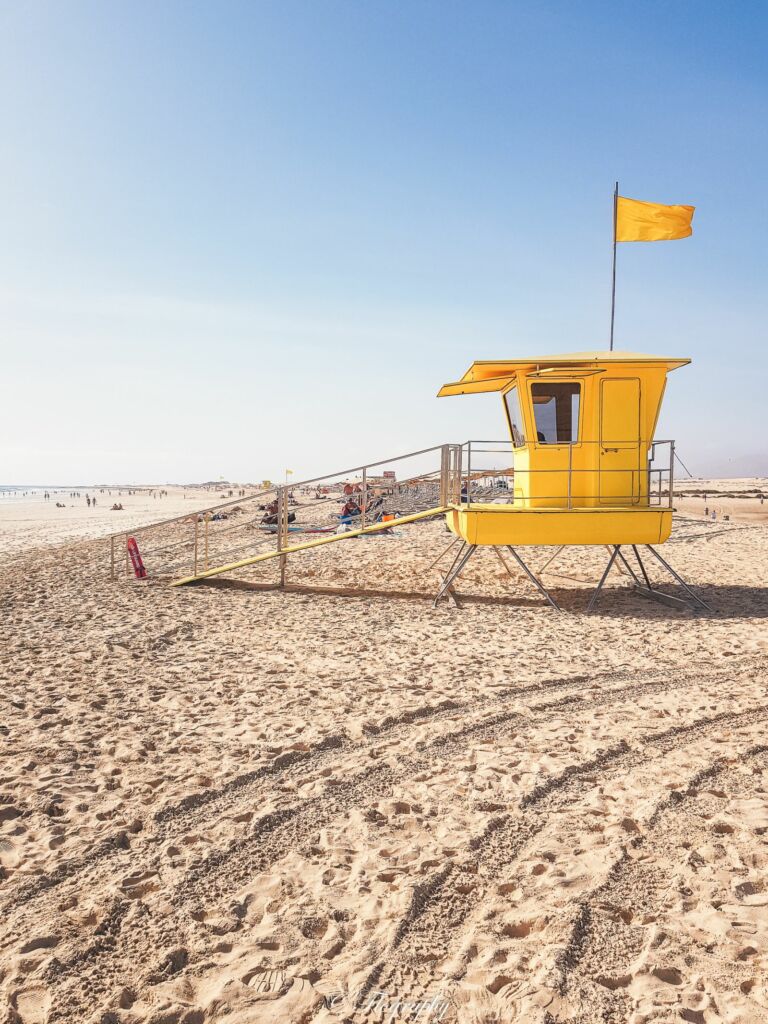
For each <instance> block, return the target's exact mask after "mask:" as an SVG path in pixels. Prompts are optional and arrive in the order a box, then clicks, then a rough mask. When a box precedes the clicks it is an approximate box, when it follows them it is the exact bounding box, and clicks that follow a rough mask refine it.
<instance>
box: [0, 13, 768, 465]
mask: <svg viewBox="0 0 768 1024" xmlns="http://www.w3.org/2000/svg"><path fill="white" fill-rule="evenodd" d="M767 29H768V7H766V5H765V4H764V3H760V2H755V3H749V2H734V3H729V4H725V3H721V2H716V3H715V2H707V0H697V2H685V0H678V2H675V3H669V2H668V0H664V2H653V0H651V2H645V3H643V4H642V5H638V4H637V3H636V2H632V3H627V2H621V0H617V2H610V3H608V2H605V3H604V2H599V3H598V2H586V0H585V2H580V3H572V2H562V3H542V2H538V3H516V2H511V0H510V2H506V3H505V2H501V0H493V2H487V0H465V2H462V3H457V2H452V0H435V2H430V0H408V2H384V0H365V2H358V0H346V2H336V0H274V2H270V3H264V2H255V0H249V2H243V3H240V2H234V0H216V2H213V0H209V2H207V3H200V2H194V0H184V2H173V0H163V2H162V3H156V2H142V0H132V2H131V3H119V2H118V0H97V2H90V0H89V2H84V0H71V2H68V3H62V2H60V0H55V2H51V3H44V2H39V0H24V2H21V0H14V2H10V0H0V146H1V152H2V159H0V225H1V229H0V230H1V232H2V245H1V246H0V332H1V337H2V345H3V374H2V385H3V386H2V402H1V403H0V428H1V429H2V453H1V454H0V483H22V482H23V483H30V482H31V483H34V482H41V483H66V482H72V481H77V482H90V481H97V480H98V481H102V480H120V481H133V482H141V481H192V480H202V479H210V478H218V477H219V476H224V477H227V478H229V479H241V480H246V479H261V478H262V477H272V478H278V477H279V476H280V474H281V473H282V471H283V470H284V468H285V467H290V468H292V469H293V470H294V471H295V474H296V478H300V477H302V476H306V475H310V474H314V473H316V472H323V471H326V470H327V471H330V470H334V469H336V468H343V466H344V465H348V464H353V463H355V462H357V461H358V460H366V459H373V458H377V457H379V456H386V455H389V454H395V453H397V452H400V451H408V450H411V449H414V448H419V447H422V446H427V445H429V444H436V443H440V442H443V441H461V440H464V439H466V438H468V437H483V438H491V437H503V436H504V433H503V425H502V421H501V417H500V412H499V405H498V397H497V396H495V395H490V396H475V397H472V398H464V399H453V400H451V399H443V400H440V401H438V400H436V399H435V397H434V396H435V393H436V391H437V389H438V387H439V386H440V385H441V384H442V383H443V382H445V381H447V380H454V379H456V378H457V377H458V376H459V375H460V374H461V373H462V372H463V371H464V370H465V369H466V367H467V366H468V365H469V363H470V362H471V361H472V360H473V359H482V358H511V357H515V356H527V355H531V354H545V353H551V352H567V351H571V350H583V349H592V348H606V347H607V342H608V327H609V310H610V269H611V245H610V242H611V230H612V226H611V224H612V222H611V217H612V198H611V193H612V190H613V182H614V180H615V179H616V178H618V180H619V182H620V185H621V192H622V194H624V195H628V196H632V197H635V198H640V199H647V200H652V201H657V202H669V203H678V202H680V203H692V204H694V205H696V207H697V211H696V216H695V219H694V235H693V237H692V238H690V239H686V240H683V241H677V242H660V243H651V244H635V245H629V244H625V245H621V246H619V254H618V257H619V277H618V300H617V302H618V306H617V310H618V311H617V348H627V349H631V350H639V351H648V352H660V353H664V354H670V355H675V356H677V355H682V356H691V357H692V358H693V360H694V362H693V365H692V366H690V367H686V368H684V369H681V370H678V371H676V372H675V373H674V375H673V376H672V377H671V378H670V381H669V385H668V388H667V396H666V405H665V409H664V412H663V414H662V422H661V423H660V425H659V432H660V434H661V435H662V436H670V435H671V436H675V437H677V439H678V445H679V450H680V453H681V454H682V456H683V459H684V460H685V462H686V463H687V464H688V465H689V466H690V468H691V469H692V470H693V471H694V472H695V473H697V474H706V473H716V474H721V475H742V474H745V473H757V472H760V473H764V474H768V444H766V421H767V416H766V399H765V395H766V389H767V388H768V338H767V336H766V335H767V331H766V322H767V321H768V316H767V313H768V310H767V309H766V282H767V281H768V259H767V258H766V238H767V237H768V232H767V231H766V228H768V223H767V221H768V202H767V200H766V195H768V189H767V188H766V184H765V174H766V167H768V132H767V131H766V124H768V60H767V59H766V53H768V31H767Z"/></svg>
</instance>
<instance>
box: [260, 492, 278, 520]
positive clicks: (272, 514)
mask: <svg viewBox="0 0 768 1024" xmlns="http://www.w3.org/2000/svg"><path fill="white" fill-rule="evenodd" d="M264 512H265V515H264V518H263V519H262V520H261V521H262V523H264V525H265V526H274V525H275V523H276V522H277V498H275V500H274V501H271V502H270V503H269V504H268V505H267V507H266V508H265V509H264Z"/></svg>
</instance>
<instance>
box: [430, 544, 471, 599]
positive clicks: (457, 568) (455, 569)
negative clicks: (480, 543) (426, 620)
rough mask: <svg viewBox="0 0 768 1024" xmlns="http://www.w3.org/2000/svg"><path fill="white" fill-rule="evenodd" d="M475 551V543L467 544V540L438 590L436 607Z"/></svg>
mask: <svg viewBox="0 0 768 1024" xmlns="http://www.w3.org/2000/svg"><path fill="white" fill-rule="evenodd" d="M475 551H476V547H475V545H474V544H467V543H466V541H465V542H464V543H463V544H462V546H461V547H460V548H459V553H458V554H457V555H456V557H455V558H454V560H453V563H452V565H451V568H450V569H449V570H448V572H447V574H446V576H445V577H444V578H443V581H442V583H441V584H440V587H439V589H438V591H437V594H436V596H435V600H434V603H433V607H434V608H436V607H437V602H438V601H439V600H440V598H441V597H442V596H443V595H444V594H445V592H446V591H447V590H448V589H449V587H450V586H451V584H452V583H453V581H454V580H455V579H457V577H458V576H459V574H460V573H461V572H462V570H463V569H464V566H465V565H466V564H467V562H468V561H469V560H470V558H471V557H472V555H474V553H475Z"/></svg>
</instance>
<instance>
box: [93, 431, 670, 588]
mask: <svg viewBox="0 0 768 1024" xmlns="http://www.w3.org/2000/svg"><path fill="white" fill-rule="evenodd" d="M598 443H601V444H602V445H603V447H604V448H605V447H606V446H608V447H610V445H607V442H605V441H602V442H579V443H578V445H557V446H554V445H553V446H552V450H553V451H554V450H559V451H562V449H563V448H567V454H566V453H563V457H564V458H567V465H566V466H561V467H559V468H558V467H553V468H551V469H549V468H547V469H540V468H537V469H527V468H526V469H524V468H522V467H520V466H517V467H516V466H515V451H514V449H513V448H512V447H511V444H510V442H509V440H506V441H465V442H463V443H462V444H458V443H449V444H442V445H434V446H432V447H431V448H422V449H419V450H417V451H414V452H408V453H406V454H403V455H397V456H394V457H392V458H389V459H379V460H377V461H376V462H368V463H365V464H363V465H358V466H353V467H351V468H349V469H345V470H341V471H338V472H336V473H330V474H326V475H325V476H315V477H309V478H307V479H306V480H301V481H297V482H295V483H291V484H280V485H273V486H272V487H270V488H268V489H262V490H257V491H255V492H253V493H250V494H248V495H246V496H243V497H237V498H231V499H229V500H227V501H224V502H220V503H218V504H216V505H209V506H207V507H205V508H202V509H197V510H195V511H193V512H192V513H186V514H183V515H180V516H174V517H172V518H169V519H164V520H161V521H160V522H157V523H151V524H149V525H146V526H140V527H137V528H136V529H135V530H121V531H120V532H119V533H115V534H112V535H111V536H110V537H109V538H108V539H109V544H110V575H111V578H112V579H116V578H117V577H118V575H119V574H120V571H119V563H120V562H121V561H122V562H123V566H124V568H123V571H124V574H125V576H126V577H129V578H130V577H132V575H133V573H132V569H131V560H130V556H129V549H128V540H129V538H131V537H133V538H135V539H136V540H137V542H138V544H139V547H140V551H141V555H142V558H143V561H144V565H145V567H146V569H147V572H148V575H149V576H150V577H172V576H181V575H192V576H197V575H198V574H199V572H201V571H205V570H207V569H210V568H212V567H214V566H215V565H222V564H227V563H230V562H233V561H236V560H237V559H238V558H239V557H244V556H246V555H248V556H250V555H252V554H257V553H260V552H261V551H262V550H263V551H266V550H269V549H273V550H277V551H278V552H280V551H284V550H285V549H286V548H287V547H289V546H290V545H289V538H290V537H291V535H292V532H293V531H294V530H296V531H301V532H314V533H327V532H332V530H333V529H336V528H338V527H339V525H340V524H339V516H338V506H339V503H340V502H341V501H343V500H344V498H345V497H347V495H346V494H345V487H347V490H349V489H350V488H351V489H352V490H353V492H354V497H355V499H356V500H357V502H358V504H359V508H360V513H359V515H358V516H356V517H355V526H362V527H365V526H367V525H372V524H373V523H374V522H376V521H377V520H378V519H380V518H381V517H382V516H383V515H386V514H408V513H409V512H414V511H424V510H427V509H430V508H444V507H446V506H448V505H466V506H469V507H471V506H472V505H473V504H479V503H487V502H490V503H495V504H496V503H509V504H514V503H515V502H516V500H517V501H518V502H519V501H520V496H519V492H520V490H521V488H520V484H519V481H520V480H521V478H522V476H523V474H528V480H529V483H533V481H534V479H535V478H536V477H539V479H541V478H544V476H543V475H544V474H558V475H559V478H560V481H561V482H562V479H563V474H566V476H565V481H566V482H565V487H564V489H563V490H561V493H556V494H551V495H550V494H546V493H542V494H539V493H538V490H539V488H536V493H535V494H534V500H535V503H536V505H537V506H540V505H541V503H542V502H547V501H549V502H552V503H553V505H554V506H555V507H565V508H572V507H575V503H576V502H578V504H579V505H582V504H584V503H585V502H587V503H589V502H590V501H595V502H598V503H599V502H600V501H601V500H602V499H606V498H608V499H609V500H610V502H611V503H621V502H622V501H624V502H626V503H628V504H629V503H632V504H635V505H637V504H640V505H641V506H646V505H648V506H652V507H671V504H672V496H673V484H674V475H673V463H674V442H673V441H654V442H651V443H649V444H647V445H646V444H645V443H644V442H640V443H639V445H638V444H637V442H633V444H634V445H635V446H636V447H637V449H638V469H637V470H635V469H634V468H626V467H621V468H618V469H610V468H604V469H599V470H597V471H595V470H592V469H579V468H574V466H573V450H574V448H575V447H579V446H580V445H583V444H598ZM613 444H618V445H622V444H624V443H623V442H613ZM664 446H667V450H668V455H669V459H668V462H667V461H666V460H663V461H662V459H661V456H660V454H659V453H660V452H661V450H662V449H663V448H664ZM641 460H642V461H641ZM640 467H642V468H640ZM387 468H388V469H389V471H390V473H392V474H394V476H390V477H389V478H385V476H384V472H385V471H386V469H387ZM375 470H380V472H378V473H376V472H374V471H375ZM585 473H589V474H594V473H597V478H598V481H599V480H600V479H601V477H602V476H603V475H604V474H612V473H622V474H624V475H625V476H626V475H627V474H629V475H630V478H631V483H630V486H629V490H630V491H631V492H632V493H631V494H628V495H621V494H607V493H606V494H603V495H602V496H601V494H600V493H599V492H600V490H601V488H600V486H599V483H598V494H597V495H588V494H583V493H581V490H580V487H579V481H581V480H582V479H583V477H582V476H581V474H585ZM550 479H552V478H551V477H550ZM515 480H517V481H518V487H517V490H518V496H517V497H516V495H515V490H516V488H515ZM555 489H556V488H555ZM526 490H528V491H530V490H531V487H530V486H529V487H528V488H526ZM313 492H314V493H313ZM638 496H639V500H638ZM333 506H335V513H336V514H334V511H332V507H333ZM596 507H599V504H598V505H597V506H596ZM270 509H271V510H273V511H272V512H271V514H270V512H269V510H270ZM293 512H295V513H296V525H295V526H294V525H293V524H292V521H291V517H292V513H293ZM299 515H300V516H301V522H299V521H298V517H299ZM265 519H269V520H270V522H265ZM274 561H275V563H277V567H278V577H277V582H278V583H279V585H285V579H286V564H287V557H285V556H282V557H280V558H276V559H274ZM268 564H271V563H268Z"/></svg>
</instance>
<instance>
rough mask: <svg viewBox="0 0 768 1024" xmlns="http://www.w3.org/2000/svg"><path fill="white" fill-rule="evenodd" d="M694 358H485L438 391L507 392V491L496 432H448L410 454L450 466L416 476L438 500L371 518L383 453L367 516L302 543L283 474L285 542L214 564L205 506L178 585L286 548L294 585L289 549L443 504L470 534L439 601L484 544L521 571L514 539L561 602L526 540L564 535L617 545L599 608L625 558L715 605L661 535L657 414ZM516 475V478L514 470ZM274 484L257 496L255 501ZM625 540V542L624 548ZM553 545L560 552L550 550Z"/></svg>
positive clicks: (458, 529) (653, 594) (642, 576)
mask: <svg viewBox="0 0 768 1024" xmlns="http://www.w3.org/2000/svg"><path fill="white" fill-rule="evenodd" d="M688 362H690V360H689V359H670V358H666V357H664V356H649V355H641V354H638V353H634V352H616V351H610V352H575V353H571V354H568V355H560V356H533V357H531V358H530V359H511V360H502V361H491V362H476V363H473V364H472V366H471V367H470V368H469V370H468V371H467V372H466V373H465V374H464V376H463V377H462V378H461V380H459V381H457V382H455V383H453V384H446V385H445V386H444V387H443V388H441V390H440V392H439V395H440V396H441V397H445V396H448V395H466V394H477V393H485V392H493V391H495V392H498V393H499V394H500V395H501V400H502V408H503V412H504V418H505V421H506V424H507V428H508V433H509V440H510V442H511V456H512V461H513V466H512V468H511V469H510V470H508V471H506V479H505V481H504V482H505V485H506V486H505V487H504V489H503V491H502V493H501V494H491V495H490V496H489V495H488V491H487V488H485V487H482V488H481V487H480V483H479V482H480V481H482V480H483V478H485V477H487V476H488V473H487V472H483V471H478V466H477V456H478V455H479V454H480V453H481V452H482V451H483V448H482V445H483V444H484V442H473V441H469V442H465V444H463V445H462V444H444V445H438V446H436V447H434V448H431V449H423V450H421V451H419V452H411V453H409V454H408V455H407V456H401V457H400V459H401V460H402V459H406V458H408V459H409V458H412V457H419V458H423V457H425V456H429V455H430V454H432V455H436V454H437V453H439V457H440V468H439V470H430V471H429V472H428V473H427V474H426V475H425V473H424V470H421V471H420V472H419V473H418V474H417V475H416V476H415V477H413V478H412V481H411V482H413V481H414V480H415V481H423V480H425V479H429V480H430V481H432V483H433V484H434V485H435V488H436V489H435V491H434V492H433V493H434V498H435V499H438V495H439V504H436V505H435V506H434V507H429V508H426V509H421V510H418V511H412V512H407V513H406V514H403V513H402V512H398V513H397V515H395V516H392V515H387V516H386V517H383V516H380V517H378V518H373V517H372V518H368V517H369V516H372V511H373V510H372V507H371V506H370V504H369V500H368V499H369V497H370V491H369V477H370V479H373V476H371V475H370V474H371V471H372V470H373V469H374V468H375V467H381V466H382V465H383V463H382V462H378V463H369V464H367V465H366V466H359V467H355V468H354V469H353V470H349V471H347V473H353V474H354V473H357V472H362V477H361V479H362V484H361V489H362V493H361V504H362V510H361V514H360V519H359V525H358V526H357V527H356V528H354V529H351V530H349V532H344V533H340V534H339V533H334V534H332V535H330V536H322V537H320V538H318V539H311V540H304V541H301V542H300V543H290V542H289V528H288V521H289V519H288V505H287V498H288V485H286V486H284V487H277V488H276V494H277V497H276V501H277V506H278V515H277V520H278V529H277V538H276V540H277V546H276V548H275V549H273V550H270V551H265V552H262V553H258V552H257V553H253V554H249V555H248V557H246V558H241V559H239V560H237V561H231V560H230V561H227V562H225V563H224V564H220V565H216V566H214V567H209V564H208V533H207V530H208V525H207V523H208V521H207V519H206V520H205V523H204V530H205V531H206V532H205V535H204V536H205V540H204V551H205V554H204V559H203V567H202V569H201V567H200V565H199V561H198V535H197V517H195V524H194V528H195V534H194V547H193V550H194V558H193V572H192V574H191V575H188V576H184V577H183V578H181V579H177V580H175V582H174V586H183V585H186V584H189V583H197V582H199V581H201V580H204V579H208V578H210V577H213V576H218V575H220V574H222V573H229V572H233V571H236V570H239V569H243V568H246V567H248V566H252V565H256V564H258V563H263V562H266V561H269V560H270V559H274V558H279V559H280V560H281V561H280V564H281V577H280V579H281V582H280V585H281V586H283V585H284V576H285V571H284V566H285V561H286V559H287V557H288V556H289V555H293V554H299V553H301V552H305V551H309V550H314V549H316V548H319V547H321V546H324V545H327V544H337V543H341V542H344V541H346V540H351V539H353V538H356V537H361V536H366V535H369V534H376V533H380V532H382V531H388V530H390V529H391V528H392V527H395V526H399V525H406V524H410V523H414V522H417V521H419V520H423V519H429V518H432V517H435V516H445V521H446V524H447V526H448V529H449V530H451V531H452V532H453V533H454V534H455V535H456V536H455V539H454V542H453V545H452V547H458V551H457V552H456V553H455V556H454V559H453V562H452V564H451V565H450V568H449V569H448V572H447V573H446V575H445V576H442V575H441V581H440V585H439V589H438V591H437V595H436V597H435V599H434V600H435V604H437V603H438V601H440V600H441V598H446V599H455V595H454V593H453V584H454V583H455V581H456V580H457V579H458V577H459V575H460V574H461V572H462V571H463V569H464V567H465V566H466V564H467V562H468V561H469V560H470V558H471V557H472V555H473V554H474V553H475V552H476V551H477V549H478V548H479V547H492V548H494V549H495V550H496V553H497V555H498V556H499V558H500V560H501V561H502V562H503V564H504V566H505V568H506V569H507V570H508V571H510V569H509V566H508V564H507V562H506V561H505V559H504V556H503V555H502V553H501V549H502V548H505V549H507V550H508V551H509V552H510V554H511V555H512V556H513V557H514V559H515V560H516V562H517V563H518V565H519V566H520V568H521V569H522V570H523V571H524V572H525V574H526V575H527V577H528V579H529V580H530V581H531V582H532V583H533V584H534V585H535V586H536V587H537V588H538V589H539V591H540V592H541V594H542V595H543V596H544V597H545V598H546V600H547V601H548V602H549V603H550V605H552V607H553V608H555V609H557V610H558V611H559V610H560V609H559V607H558V605H557V602H556V601H555V599H554V597H553V596H552V595H551V594H550V593H549V591H548V590H547V589H546V587H545V586H544V584H543V583H542V582H541V579H540V578H539V577H540V576H541V574H542V572H543V571H544V569H545V568H546V565H545V566H541V567H540V568H539V569H538V570H537V571H538V574H539V575H538V576H537V575H536V574H535V573H534V572H533V570H532V569H531V568H530V567H529V566H528V565H527V564H526V563H525V561H524V560H523V558H522V556H521V555H520V553H519V551H518V548H524V547H527V546H534V547H539V546H542V547H546V546H555V547H556V548H557V550H558V551H559V550H560V549H561V548H562V547H564V546H565V545H593V546H599V547H605V548H607V549H608V551H609V552H610V558H609V561H608V564H607V566H606V568H605V571H604V573H603V574H602V578H601V579H600V581H599V583H598V585H597V588H596V590H595V591H594V593H593V594H592V597H591V599H590V602H589V606H588V607H589V608H590V609H592V608H594V606H595V603H596V601H597V600H598V597H599V594H600V591H601V590H602V587H603V585H604V583H605V581H606V579H607V577H608V574H609V572H610V571H611V568H612V567H613V566H614V564H616V563H618V567H620V568H621V570H622V572H623V573H624V575H625V576H627V577H628V578H629V579H630V581H631V582H632V584H633V586H634V588H635V589H636V590H637V591H638V592H639V593H640V594H642V595H643V596H645V597H649V598H653V599H654V600H657V601H661V602H664V603H666V604H671V605H673V606H675V607H678V606H680V605H688V604H689V603H690V604H692V605H694V606H698V607H703V608H706V607H707V605H706V604H705V603H704V601H703V600H702V599H701V598H700V597H698V596H697V595H696V594H695V593H694V592H693V591H692V590H691V588H690V587H689V586H688V585H687V584H686V583H685V581H684V580H682V579H681V578H680V576H678V574H677V573H676V572H675V570H674V569H673V568H672V567H671V566H670V565H669V563H668V562H667V561H666V560H665V559H664V558H663V557H662V556H661V555H660V554H659V552H658V551H657V550H656V549H655V547H654V546H653V545H655V544H662V543H664V541H665V540H667V538H668V537H669V534H670V531H671V529H672V511H673V510H672V500H673V496H674V459H675V449H674V442H673V441H661V440H656V439H654V433H655V429H656V422H657V420H658V416H659V410H660V408H661V400H662V397H663V394H664V388H665V385H666V380H667V374H668V373H669V372H670V370H674V369H677V367H679V366H684V365H685V364H686V363H688ZM503 449H504V450H503V453H502V457H503V458H504V460H505V463H506V464H508V460H509V456H510V444H509V443H508V442H506V441H505V442H503ZM660 453H663V454H660ZM498 454H499V452H498V450H495V455H498ZM665 456H666V458H665ZM334 477H338V474H334ZM328 479H331V477H322V478H315V479H313V480H311V481H306V483H311V484H313V485H314V486H315V487H317V485H318V481H320V482H322V481H323V480H328ZM510 479H511V481H512V483H511V486H510V485H509V484H508V483H507V480H510ZM406 482H408V481H406ZM262 497H263V495H255V496H254V497H253V499H252V500H253V501H257V500H259V499H260V498H262ZM489 498H490V500H489ZM329 500H330V499H329ZM209 511H210V510H209ZM643 545H644V546H645V549H646V550H647V551H648V552H650V554H651V555H652V556H653V558H654V559H656V560H657V561H658V562H659V563H661V565H662V566H664V568H665V569H666V570H668V571H669V572H670V573H671V575H672V576H673V577H674V578H675V580H676V581H677V582H678V583H679V584H680V586H681V587H682V588H683V590H684V592H685V594H686V595H687V597H688V601H685V600H683V599H682V598H681V597H678V596H675V595H672V594H667V593H665V592H663V591H661V590H659V588H658V587H656V586H655V585H654V584H653V583H652V582H651V578H650V576H649V574H648V572H647V571H646V567H645V564H644V562H643V560H642V558H641V555H640V547H641V546H643ZM622 547H626V548H627V554H626V556H625V553H624V552H623V551H622ZM629 548H631V553H630V552H629ZM450 550H452V549H450V548H449V549H448V550H446V551H445V552H443V554H442V555H441V556H440V558H439V559H438V560H437V562H436V563H433V564H432V566H430V571H431V570H432V569H433V568H435V566H436V565H437V564H439V563H440V562H441V561H442V559H443V558H447V556H448V554H449V551H450ZM555 557H557V551H556V552H555V555H553V556H552V557H551V558H550V560H549V561H550V562H551V561H552V558H555ZM112 562H113V564H114V551H113V555H112ZM546 564H549V562H548V563H546Z"/></svg>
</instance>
